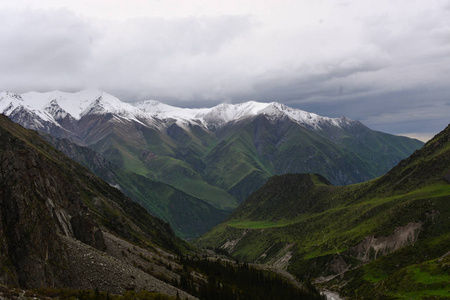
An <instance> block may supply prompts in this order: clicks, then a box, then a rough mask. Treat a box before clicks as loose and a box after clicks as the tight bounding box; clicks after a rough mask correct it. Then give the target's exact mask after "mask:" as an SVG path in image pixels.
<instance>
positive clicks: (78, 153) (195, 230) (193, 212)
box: [43, 135, 227, 239]
mask: <svg viewBox="0 0 450 300" xmlns="http://www.w3.org/2000/svg"><path fill="white" fill-rule="evenodd" d="M43 137H44V138H45V139H46V140H47V141H48V142H49V143H51V144H52V145H53V146H54V147H55V148H57V149H58V150H60V151H62V152H63V153H64V154H66V155H67V156H68V157H70V158H71V159H73V160H75V161H77V162H78V163H80V164H82V165H83V166H85V167H87V168H89V169H90V170H91V171H92V172H93V173H94V174H96V175H97V176H99V177H101V178H102V179H104V180H105V181H107V182H108V183H110V184H111V185H113V186H115V187H117V188H119V189H120V190H121V191H122V192H124V193H125V194H126V195H127V196H129V197H130V198H131V199H133V200H134V201H135V202H137V203H139V204H141V205H142V206H143V207H145V208H146V209H147V210H148V211H149V212H151V213H152V214H153V215H155V216H157V217H158V218H161V219H162V220H164V221H166V222H168V223H170V225H171V226H172V228H173V229H174V231H175V233H176V234H177V235H178V236H180V237H182V238H185V239H191V238H194V237H197V236H198V235H199V234H202V233H204V232H206V231H207V230H208V229H210V228H212V227H214V226H215V225H217V224H218V223H219V222H221V221H223V220H224V219H225V217H226V216H227V212H226V211H222V210H218V209H216V208H215V207H213V206H211V205H209V204H208V203H206V202H205V201H203V200H200V199H198V198H195V197H193V196H190V195H188V194H186V193H184V192H182V191H180V190H178V189H176V188H174V187H172V186H169V185H167V184H164V183H162V182H156V181H154V180H151V179H149V178H147V177H145V176H142V175H138V174H136V173H132V172H129V171H126V170H124V169H122V168H119V167H118V166H116V165H115V164H113V163H111V162H110V161H108V160H106V159H105V158H103V157H102V155H100V154H99V153H97V152H95V151H93V150H92V149H90V148H87V147H82V146H79V145H76V144H74V143H72V142H71V141H69V140H67V139H57V138H55V137H52V136H50V135H43Z"/></svg>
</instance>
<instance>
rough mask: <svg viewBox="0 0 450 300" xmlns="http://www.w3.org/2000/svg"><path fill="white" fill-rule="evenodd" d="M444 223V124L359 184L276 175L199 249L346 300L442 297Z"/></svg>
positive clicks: (448, 183) (448, 244) (448, 230)
mask: <svg viewBox="0 0 450 300" xmlns="http://www.w3.org/2000/svg"><path fill="white" fill-rule="evenodd" d="M449 219H450V126H449V127H447V128H446V129H445V130H444V131H442V132H441V133H440V134H438V135H437V136H436V137H435V138H433V139H432V140H431V141H429V142H428V143H427V144H426V145H425V146H424V147H423V148H422V149H420V150H418V151H416V152H415V153H414V154H412V155H411V156H410V157H409V158H407V159H405V160H403V161H401V162H400V163H399V164H398V165H397V166H396V167H395V168H393V169H392V170H391V171H390V172H388V173H387V174H386V175H385V176H382V177H380V178H378V179H374V180H371V181H368V182H365V183H360V184H355V185H350V186H338V187H336V186H332V185H330V184H329V183H328V181H327V180H325V179H324V178H323V177H322V176H320V175H313V174H298V175H283V176H274V177H272V178H270V180H269V181H268V182H267V183H266V184H265V185H264V186H263V187H262V188H261V189H259V190H258V191H256V192H254V193H253V194H252V195H251V196H250V197H249V198H248V199H247V200H246V201H245V202H243V203H242V204H241V205H240V206H239V208H237V209H236V210H235V211H234V212H233V214H232V215H231V216H230V217H229V219H228V221H226V222H225V223H223V224H221V225H219V226H217V227H215V228H214V229H213V230H211V231H210V232H208V233H207V234H205V235H203V236H202V237H201V238H200V239H199V240H198V241H197V244H198V245H200V246H204V247H213V248H221V249H224V250H226V251H228V252H230V253H231V254H232V255H234V256H236V257H237V258H239V259H241V260H245V261H249V262H259V263H266V264H274V265H277V266H281V267H285V268H287V269H288V270H289V271H290V272H292V273H293V274H296V275H297V276H299V277H302V278H310V279H313V280H315V281H316V282H317V283H318V284H319V283H320V284H323V285H326V286H328V287H329V288H330V287H331V288H337V289H340V290H341V293H342V294H344V295H347V296H349V297H350V298H352V299H354V298H360V297H369V298H370V297H372V298H382V297H387V298H392V299H397V298H405V299H409V298H411V297H412V298H426V295H427V294H428V295H435V296H439V297H442V298H446V297H449V296H450V294H449V293H450V291H449V290H448V284H447V283H448V279H449V277H448V267H446V266H448V262H449V256H448V255H447V256H446V254H448V252H449V250H450V222H448V220H449ZM338 275H339V276H338ZM397 283H399V284H397ZM374 295H375V296H374Z"/></svg>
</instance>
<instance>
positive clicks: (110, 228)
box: [0, 116, 192, 298]
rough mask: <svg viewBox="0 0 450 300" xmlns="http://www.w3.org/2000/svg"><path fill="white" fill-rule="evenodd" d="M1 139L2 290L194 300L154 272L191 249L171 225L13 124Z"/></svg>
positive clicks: (1, 128) (1, 127) (2, 129)
mask: <svg viewBox="0 0 450 300" xmlns="http://www.w3.org/2000/svg"><path fill="white" fill-rule="evenodd" d="M0 139H1V141H2V142H1V144H0V239H1V243H0V254H1V255H0V270H1V272H0V283H2V284H8V285H13V286H18V287H21V288H26V289H29V288H38V287H52V288H59V287H71V288H92V289H94V288H97V289H99V290H103V291H109V292H113V293H121V292H123V291H125V290H126V289H136V290H141V289H146V290H150V291H157V292H161V293H164V294H168V295H172V296H175V295H176V294H177V293H178V294H179V295H181V296H182V297H185V296H186V297H188V298H192V297H191V296H190V295H188V294H186V293H185V292H183V291H181V290H179V289H177V288H175V287H173V286H171V285H170V284H167V283H166V282H163V281H161V280H160V279H157V278H155V275H157V274H156V272H152V271H151V270H153V269H154V267H153V266H154V265H159V266H167V265H171V266H174V265H175V264H176V262H175V261H174V259H173V258H174V255H173V254H171V253H181V252H183V251H187V249H188V245H187V244H186V243H184V242H183V241H181V240H179V239H178V238H177V237H176V236H175V235H174V233H173V231H172V230H171V228H170V227H169V225H168V224H166V223H164V222H162V221H161V220H159V219H156V218H154V217H152V216H151V215H150V214H149V213H147V212H146V210H145V209H143V208H142V207H141V206H140V205H138V204H136V203H135V202H133V201H132V200H131V199H129V198H127V197H125V196H124V195H123V194H122V193H121V192H120V191H118V190H117V189H115V188H113V187H111V186H110V185H108V184H107V183H105V182H104V181H102V180H101V179H99V178H97V177H96V176H95V175H93V174H92V173H91V172H89V171H88V170H87V169H86V168H84V167H82V166H80V165H79V164H77V163H75V162H73V161H71V160H70V159H68V158H67V157H65V156H64V155H63V154H62V153H61V152H59V151H57V150H55V149H54V148H53V147H51V146H50V145H49V144H47V143H46V142H45V141H44V140H42V139H41V138H40V137H39V135H38V134H37V133H35V132H32V131H29V130H26V129H24V128H22V127H20V126H18V125H16V124H14V123H12V122H11V121H10V120H9V119H8V118H6V117H5V116H0ZM117 253H121V254H120V255H119V254H117ZM125 253H130V255H131V253H145V255H144V254H141V255H137V254H136V256H138V257H141V258H140V259H135V260H134V263H130V261H127V260H126V258H125ZM152 257H154V258H152ZM144 258H145V259H144ZM159 268H161V267H159ZM178 268H181V267H180V266H178ZM142 269H143V270H145V271H143V270H142ZM162 269H167V270H166V271H165V272H158V275H157V276H160V277H161V274H164V273H166V275H164V279H166V281H169V282H170V280H171V279H172V277H173V278H177V277H178V275H177V274H175V273H174V272H172V271H170V268H168V267H166V268H164V267H162Z"/></svg>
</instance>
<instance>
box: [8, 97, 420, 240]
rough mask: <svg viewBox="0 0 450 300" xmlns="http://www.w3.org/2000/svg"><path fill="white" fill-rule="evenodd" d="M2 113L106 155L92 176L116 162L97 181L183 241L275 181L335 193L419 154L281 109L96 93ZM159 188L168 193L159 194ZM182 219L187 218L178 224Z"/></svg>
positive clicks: (353, 126) (373, 134) (27, 100)
mask: <svg viewBox="0 0 450 300" xmlns="http://www.w3.org/2000/svg"><path fill="white" fill-rule="evenodd" d="M0 112H2V113H3V114H5V115H7V116H8V117H9V118H11V119H12V120H13V121H14V122H17V123H19V124H21V125H22V126H24V127H26V128H30V129H34V130H38V131H41V132H45V133H49V134H50V135H52V136H53V137H56V138H59V139H67V140H69V141H70V142H72V143H74V144H76V145H77V146H81V147H83V146H84V147H89V149H91V150H93V151H95V152H96V153H98V154H99V155H101V159H97V160H96V161H95V162H92V161H88V160H86V156H85V157H84V158H83V159H84V163H85V165H86V166H87V167H89V168H91V170H94V169H95V168H96V167H97V168H98V167H99V165H98V162H99V161H102V160H104V161H106V162H108V163H110V165H109V166H110V167H111V168H113V169H114V170H115V171H114V172H109V171H108V172H106V171H105V170H103V171H102V170H100V169H97V171H98V173H97V174H98V175H99V176H104V177H102V178H104V179H105V180H107V181H108V182H109V183H110V184H112V185H114V186H116V187H119V188H120V189H122V190H123V191H124V192H125V193H127V195H128V196H130V197H131V198H132V199H133V200H135V201H137V202H139V203H141V204H142V205H144V206H145V207H146V208H147V209H148V210H149V211H150V212H151V213H152V214H154V215H156V216H158V217H161V218H162V219H163V220H165V221H167V222H170V224H172V225H173V227H174V230H175V232H176V233H177V234H178V235H180V236H182V237H184V238H194V237H196V236H198V235H199V234H201V233H203V232H205V231H206V230H208V229H209V228H211V227H212V226H213V225H215V224H218V223H219V222H220V221H222V220H224V218H225V217H226V215H228V214H229V213H230V212H231V211H232V210H233V209H235V208H236V207H237V206H238V204H239V203H241V202H242V201H243V200H244V199H245V198H247V197H248V196H249V195H250V194H251V193H252V192H254V191H256V190H257V189H258V188H259V187H261V186H262V185H263V184H264V183H265V182H266V181H267V179H268V178H270V177H271V176H273V175H279V174H286V173H318V174H321V175H322V176H324V177H325V178H327V180H328V181H330V182H331V183H333V184H335V185H344V184H352V183H357V182H363V181H366V180H369V179H372V178H375V177H378V176H381V175H383V174H385V173H386V172H387V171H388V170H389V169H391V168H392V167H393V166H395V165H396V164H397V163H398V162H399V161H400V160H401V159H403V158H405V157H407V156H409V155H410V154H411V153H412V152H414V151H415V150H416V149H418V148H420V147H421V146H422V145H423V143H422V142H420V141H418V140H414V139H410V138H406V137H400V136H394V135H390V134H386V133H381V132H377V131H373V130H371V129H369V128H367V127H366V126H364V125H363V124H362V123H360V122H358V121H354V120H350V119H348V118H345V117H341V118H328V117H322V116H318V115H316V114H313V113H308V112H305V111H302V110H299V109H294V108H290V107H287V106H285V105H282V104H280V103H276V102H272V103H258V102H252V101H250V102H245V103H241V104H234V105H233V104H220V105H218V106H215V107H213V108H201V109H187V108H177V107H173V106H169V105H165V104H163V103H160V102H157V101H153V100H151V101H141V102H135V103H125V102H122V101H120V100H119V99H117V98H116V97H114V96H112V95H109V94H107V93H105V92H101V91H98V90H85V91H81V92H78V93H65V92H59V91H54V92H48V93H36V92H30V93H25V94H21V95H19V94H14V93H9V92H3V93H1V94H0ZM53 142H54V143H55V144H59V145H60V146H62V145H64V144H65V145H66V147H62V148H61V150H62V151H67V153H66V154H68V155H69V156H71V155H72V156H73V157H79V158H80V159H81V156H82V155H81V156H80V155H79V154H76V153H73V151H76V152H77V153H79V152H78V151H81V152H83V151H84V152H86V151H85V150H82V149H80V148H77V147H75V146H68V142H64V143H61V142H58V141H56V140H53ZM70 151H72V153H70ZM87 157H90V158H93V157H95V155H94V153H92V154H90V155H88V156H87ZM83 159H81V160H83ZM80 163H83V162H82V161H80ZM100 165H102V164H100ZM102 166H105V165H104V164H103V165H102ZM108 168H109V167H108ZM111 168H110V169H111ZM106 173H108V174H109V175H111V174H113V175H114V176H109V177H108V176H107V174H106ZM119 173H120V174H119ZM131 181H132V182H134V183H136V186H134V187H133V185H130V182H131ZM154 182H163V183H165V184H166V186H165V188H163V189H162V190H160V192H156V189H155V188H153V187H156V185H155V184H154ZM145 187H152V188H145ZM169 190H170V192H169ZM174 195H175V196H174ZM180 204H182V205H180ZM183 215H185V216H189V217H186V218H184V219H182V220H180V218H183V217H182V216H183ZM205 220H207V221H205Z"/></svg>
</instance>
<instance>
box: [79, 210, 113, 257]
mask: <svg viewBox="0 0 450 300" xmlns="http://www.w3.org/2000/svg"><path fill="white" fill-rule="evenodd" d="M70 224H71V225H72V230H73V233H74V236H75V238H76V239H77V240H79V241H81V242H83V243H85V244H87V245H90V246H92V247H94V248H96V249H98V250H100V251H104V250H106V244H105V240H104V238H103V233H102V231H101V230H100V228H99V227H98V225H97V224H96V223H95V222H94V220H93V219H92V217H91V216H90V215H89V214H76V215H75V216H73V217H72V218H71V219H70Z"/></svg>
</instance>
